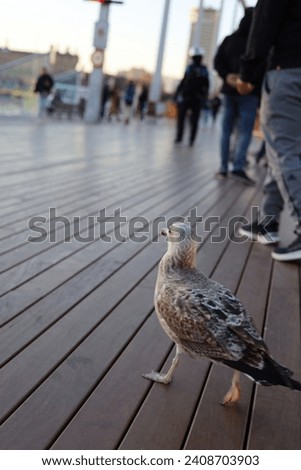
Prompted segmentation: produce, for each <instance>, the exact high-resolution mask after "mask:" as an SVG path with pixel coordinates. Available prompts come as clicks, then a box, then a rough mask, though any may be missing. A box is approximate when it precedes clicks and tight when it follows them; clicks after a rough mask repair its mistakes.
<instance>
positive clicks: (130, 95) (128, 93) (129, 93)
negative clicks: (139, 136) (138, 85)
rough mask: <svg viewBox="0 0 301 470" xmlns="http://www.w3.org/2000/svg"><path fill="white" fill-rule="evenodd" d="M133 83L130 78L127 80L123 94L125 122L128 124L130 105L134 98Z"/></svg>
mask: <svg viewBox="0 0 301 470" xmlns="http://www.w3.org/2000/svg"><path fill="white" fill-rule="evenodd" d="M135 92H136V89H135V84H134V82H133V81H132V80H130V81H129V83H128V86H127V87H126V90H125V94H124V104H125V120H124V123H125V124H129V122H130V117H131V113H132V106H133V102H134V98H135Z"/></svg>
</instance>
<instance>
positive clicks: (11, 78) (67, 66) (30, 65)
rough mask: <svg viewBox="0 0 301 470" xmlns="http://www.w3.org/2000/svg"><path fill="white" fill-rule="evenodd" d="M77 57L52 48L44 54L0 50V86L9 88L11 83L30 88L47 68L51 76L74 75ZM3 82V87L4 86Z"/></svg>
mask: <svg viewBox="0 0 301 470" xmlns="http://www.w3.org/2000/svg"><path fill="white" fill-rule="evenodd" d="M78 59H79V58H78V56H77V55H74V54H70V53H69V52H68V51H67V52H65V53H61V52H58V51H56V50H55V49H54V48H53V47H52V48H51V49H50V51H49V52H46V53H44V54H41V53H35V52H27V51H26V52H25V51H14V50H10V49H8V48H0V86H1V84H2V87H3V86H5V85H6V86H8V88H11V86H9V82H11V85H12V87H13V88H14V87H15V85H13V83H15V82H16V80H17V81H20V82H22V83H23V84H24V85H26V84H27V86H31V85H32V84H33V83H34V81H35V80H36V77H37V75H38V74H39V73H40V71H41V68H42V67H43V66H44V67H47V68H48V69H49V71H50V73H51V74H52V75H54V76H55V75H59V74H64V73H70V72H71V73H72V72H73V73H75V72H76V71H75V68H76V65H77V63H78ZM4 82H5V85H4Z"/></svg>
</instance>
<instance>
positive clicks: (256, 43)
mask: <svg viewBox="0 0 301 470" xmlns="http://www.w3.org/2000/svg"><path fill="white" fill-rule="evenodd" d="M267 56H269V67H268V71H267V73H266V75H265V78H264V82H263V87H262V100H261V111H260V114H261V116H260V117H261V125H262V130H263V133H264V138H265V143H266V155H267V160H268V165H269V175H268V178H269V179H268V180H267V181H266V184H265V196H264V201H263V204H262V207H261V215H263V216H265V215H268V216H271V217H270V218H272V219H273V220H272V221H271V222H270V223H268V224H266V225H264V226H263V224H262V223H261V222H260V220H255V221H253V223H252V224H249V225H246V226H243V227H242V228H241V233H242V234H245V235H247V236H248V237H249V238H251V239H252V240H258V241H261V242H264V240H266V242H268V243H273V242H277V241H278V240H279V236H278V225H279V216H280V213H281V211H282V209H283V206H284V201H286V202H287V203H288V205H289V207H290V210H291V213H292V215H293V216H294V218H295V221H296V228H295V233H296V235H297V236H296V238H295V239H294V241H293V242H292V243H291V244H289V245H288V246H286V247H277V248H276V249H275V250H274V251H273V253H272V257H273V258H274V259H276V260H278V261H291V260H299V259H301V2H300V0H278V1H277V2H275V1H274V0H259V1H258V3H257V5H256V9H255V15H254V20H253V24H252V28H251V34H250V37H249V41H248V47H247V50H246V53H245V55H244V56H243V57H242V61H241V74H240V79H239V80H238V83H237V88H238V91H239V92H240V93H241V94H242V95H246V94H248V93H249V92H250V91H251V90H252V88H253V84H254V80H253V77H254V73H256V68H257V67H258V66H260V63H261V62H262V60H264V59H265V58H266V57H267ZM271 234H272V235H271ZM275 235H276V236H275Z"/></svg>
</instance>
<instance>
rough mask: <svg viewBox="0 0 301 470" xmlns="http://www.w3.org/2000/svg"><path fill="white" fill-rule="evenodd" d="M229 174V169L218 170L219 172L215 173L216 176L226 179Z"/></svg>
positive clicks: (219, 178)
mask: <svg viewBox="0 0 301 470" xmlns="http://www.w3.org/2000/svg"><path fill="white" fill-rule="evenodd" d="M227 176H228V173H227V171H218V172H217V173H215V177H216V178H217V179H218V180H224V179H225V178H227Z"/></svg>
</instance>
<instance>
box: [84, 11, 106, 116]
mask: <svg viewBox="0 0 301 470" xmlns="http://www.w3.org/2000/svg"><path fill="white" fill-rule="evenodd" d="M109 7H110V5H109V4H103V5H101V6H100V12H99V20H98V21H97V22H96V23H95V32H94V41H93V45H94V47H95V50H94V53H93V54H92V61H93V66H94V68H93V70H92V72H91V74H90V79H89V96H88V100H87V105H86V110H85V122H88V123H93V122H97V121H98V120H99V114H100V106H101V96H102V89H103V82H104V73H103V68H102V67H103V61H104V53H105V48H106V45H107V37H108V29H109V23H108V18H109Z"/></svg>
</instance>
